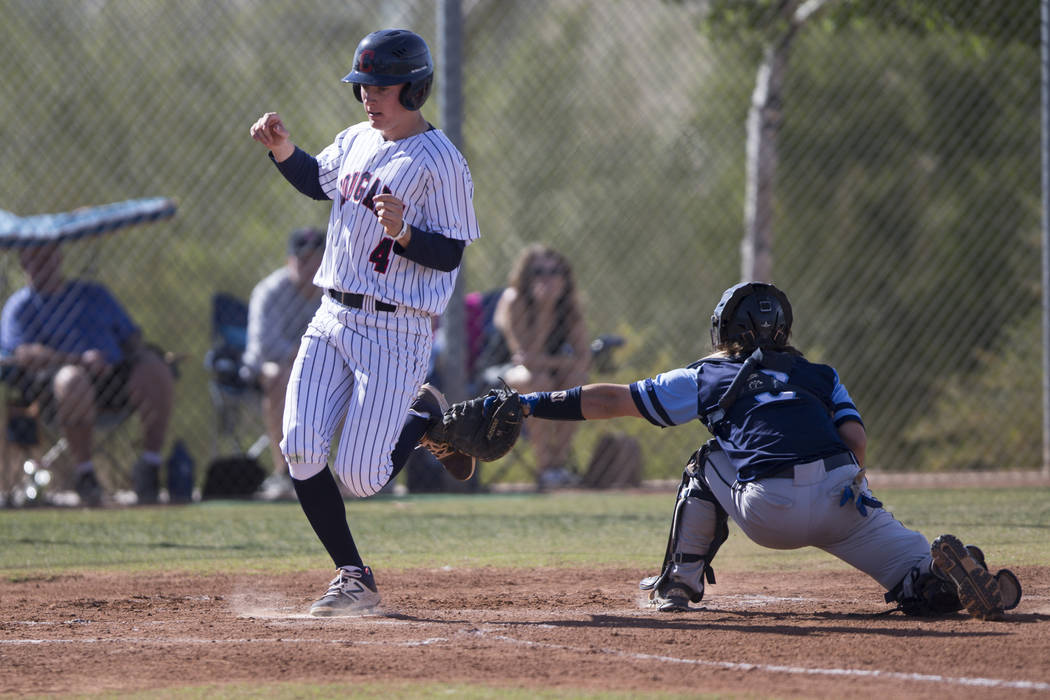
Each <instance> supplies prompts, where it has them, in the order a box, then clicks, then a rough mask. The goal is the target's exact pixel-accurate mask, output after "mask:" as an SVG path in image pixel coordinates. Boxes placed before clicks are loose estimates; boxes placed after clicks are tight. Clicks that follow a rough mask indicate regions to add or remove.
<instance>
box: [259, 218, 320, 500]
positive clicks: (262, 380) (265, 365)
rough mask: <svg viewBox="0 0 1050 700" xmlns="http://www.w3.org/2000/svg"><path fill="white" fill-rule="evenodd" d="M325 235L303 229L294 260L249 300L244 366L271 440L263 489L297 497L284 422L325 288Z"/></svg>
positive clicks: (293, 240) (293, 241)
mask: <svg viewBox="0 0 1050 700" xmlns="http://www.w3.org/2000/svg"><path fill="white" fill-rule="evenodd" d="M324 245H325V233H324V231H321V230H320V229H316V228H300V229H296V230H295V231H292V233H291V235H290V236H289V238H288V258H287V260H286V261H285V264H284V266H283V267H281V268H279V269H277V270H274V271H273V272H272V273H270V274H269V275H268V276H267V277H265V278H264V279H263V280H262V281H261V282H259V283H258V284H257V285H255V289H253V290H252V295H251V298H250V299H249V301H248V341H247V345H246V347H245V350H244V365H245V366H246V367H247V368H248V369H249V370H250V371H251V372H252V374H253V375H254V376H255V377H256V378H257V379H258V383H259V387H260V389H261V390H262V414H263V421H264V422H265V424H266V432H267V435H268V436H269V438H270V454H271V455H272V457H273V475H272V477H271V478H270V479H268V480H267V482H266V483H265V484H264V485H263V489H264V490H265V491H267V492H268V493H270V495H273V496H278V497H280V496H291V495H292V493H293V491H292V482H291V476H290V475H289V473H288V468H287V465H285V463H284V457H283V456H282V455H281V447H280V444H281V437H282V433H281V418H282V415H283V413H284V394H285V390H286V389H287V388H288V376H289V373H290V372H291V370H292V361H293V360H294V359H295V354H296V353H297V352H298V351H299V341H300V340H301V339H302V337H303V333H304V332H305V331H306V327H307V325H309V323H310V319H312V318H313V315H314V312H316V311H317V307H318V306H320V304H321V288H320V287H317V286H315V285H314V283H313V279H314V274H315V273H316V272H317V268H318V267H319V266H320V264H321V257H322V256H323V255H324Z"/></svg>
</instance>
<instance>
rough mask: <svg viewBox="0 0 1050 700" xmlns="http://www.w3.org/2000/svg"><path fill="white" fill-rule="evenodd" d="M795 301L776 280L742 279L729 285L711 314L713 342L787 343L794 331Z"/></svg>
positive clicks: (713, 343) (753, 344)
mask: <svg viewBox="0 0 1050 700" xmlns="http://www.w3.org/2000/svg"><path fill="white" fill-rule="evenodd" d="M791 320H792V317H791V302H789V301H788V298H787V295H786V294H784V292H782V291H780V290H779V289H777V288H776V287H774V286H773V285H772V284H766V283H765V282H742V283H740V284H737V285H734V286H732V287H730V288H729V289H727V290H726V291H725V292H724V293H723V294H722V299H721V301H719V302H718V306H716V307H715V311H714V313H713V314H712V315H711V344H712V345H714V346H715V347H719V346H721V345H726V344H728V343H740V344H741V345H743V346H744V347H745V348H752V347H768V346H776V345H784V344H786V343H787V339H788V335H789V334H790V333H791Z"/></svg>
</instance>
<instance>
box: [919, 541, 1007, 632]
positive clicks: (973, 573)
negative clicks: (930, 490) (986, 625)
mask: <svg viewBox="0 0 1050 700" xmlns="http://www.w3.org/2000/svg"><path fill="white" fill-rule="evenodd" d="M930 551H931V553H932V554H933V567H932V571H933V573H934V574H935V575H937V576H939V577H940V578H942V579H944V580H946V581H950V582H951V583H953V584H955V587H956V588H957V589H958V591H959V602H960V603H962V605H963V607H964V608H966V611H967V612H968V613H970V614H971V615H972V616H974V617H976V618H978V619H981V620H1001V619H1002V617H1003V599H1002V593H1001V591H1000V590H999V582H998V580H996V578H995V577H994V576H993V575H992V574H990V573H989V572H988V569H986V568H985V567H984V566H983V563H982V562H981V561H980V560H979V559H978V557H976V556H974V552H973V551H972V550H970V549H968V548H967V547H965V546H963V543H962V542H960V541H959V538H957V537H955V536H954V535H941V536H940V537H938V538H937V539H935V540H934V541H933V545H932V546H931V547H930ZM978 552H980V550H978ZM982 558H983V553H982Z"/></svg>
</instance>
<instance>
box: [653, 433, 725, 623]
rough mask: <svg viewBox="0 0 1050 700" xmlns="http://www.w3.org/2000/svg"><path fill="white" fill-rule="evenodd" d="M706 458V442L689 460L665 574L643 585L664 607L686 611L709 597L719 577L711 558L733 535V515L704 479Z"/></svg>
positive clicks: (664, 609)
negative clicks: (706, 589) (706, 590)
mask: <svg viewBox="0 0 1050 700" xmlns="http://www.w3.org/2000/svg"><path fill="white" fill-rule="evenodd" d="M706 458H707V446H706V445H705V446H704V447H703V448H701V449H700V450H698V451H697V452H696V453H695V454H694V455H693V456H692V458H691V459H690V460H689V463H688V464H686V467H685V471H684V472H683V474H682V484H681V486H680V487H679V489H678V495H677V498H676V500H675V509H674V515H673V517H672V520H671V531H670V534H669V536H668V540H667V548H666V550H665V552H664V561H663V564H662V565H661V567H660V569H661V570H660V574H659V575H657V576H650V577H648V578H645V579H642V581H641V582H640V583H639V584H638V585H639V588H641V589H642V590H643V591H648V592H649V604H650V606H651V607H655V608H658V609H659V610H660V611H661V612H673V611H679V610H686V609H688V608H689V603H690V602H692V603H699V602H700V601H701V600H703V597H704V581H705V579H706V581H707V582H708V583H714V582H715V574H714V570H713V569H712V568H711V560H712V559H714V557H715V554H717V552H718V549H719V547H721V546H722V543H723V542H725V541H726V539H727V538H728V536H729V524H728V520H729V517H728V515H727V514H726V512H725V510H724V509H723V508H722V506H720V505H719V504H718V501H717V500H716V499H715V497H714V494H713V493H711V490H710V488H708V486H707V483H706V482H705V481H704V478H703V464H704V462H705V461H706Z"/></svg>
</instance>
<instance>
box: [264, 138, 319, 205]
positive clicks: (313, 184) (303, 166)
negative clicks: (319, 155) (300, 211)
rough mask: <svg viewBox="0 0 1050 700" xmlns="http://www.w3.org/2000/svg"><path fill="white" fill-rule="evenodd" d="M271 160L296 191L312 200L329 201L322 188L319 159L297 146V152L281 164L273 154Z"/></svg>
mask: <svg viewBox="0 0 1050 700" xmlns="http://www.w3.org/2000/svg"><path fill="white" fill-rule="evenodd" d="M270 160H272V161H273V164H274V165H276V166H277V169H278V170H279V171H281V175H284V179H285V180H287V181H288V182H290V183H292V186H293V187H295V189H297V190H299V191H300V192H302V193H303V194H305V195H306V196H307V197H310V198H312V199H328V195H327V194H325V192H324V189H322V188H321V179H320V176H319V174H318V167H317V159H316V158H314V157H313V156H312V155H310V154H309V153H307V152H306V151H304V150H303V149H301V148H299V147H298V146H296V147H295V152H294V153H292V155H290V156H288V158H286V159H285V160H283V161H281V162H280V163H278V162H277V161H276V160H274V157H273V153H270Z"/></svg>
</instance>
